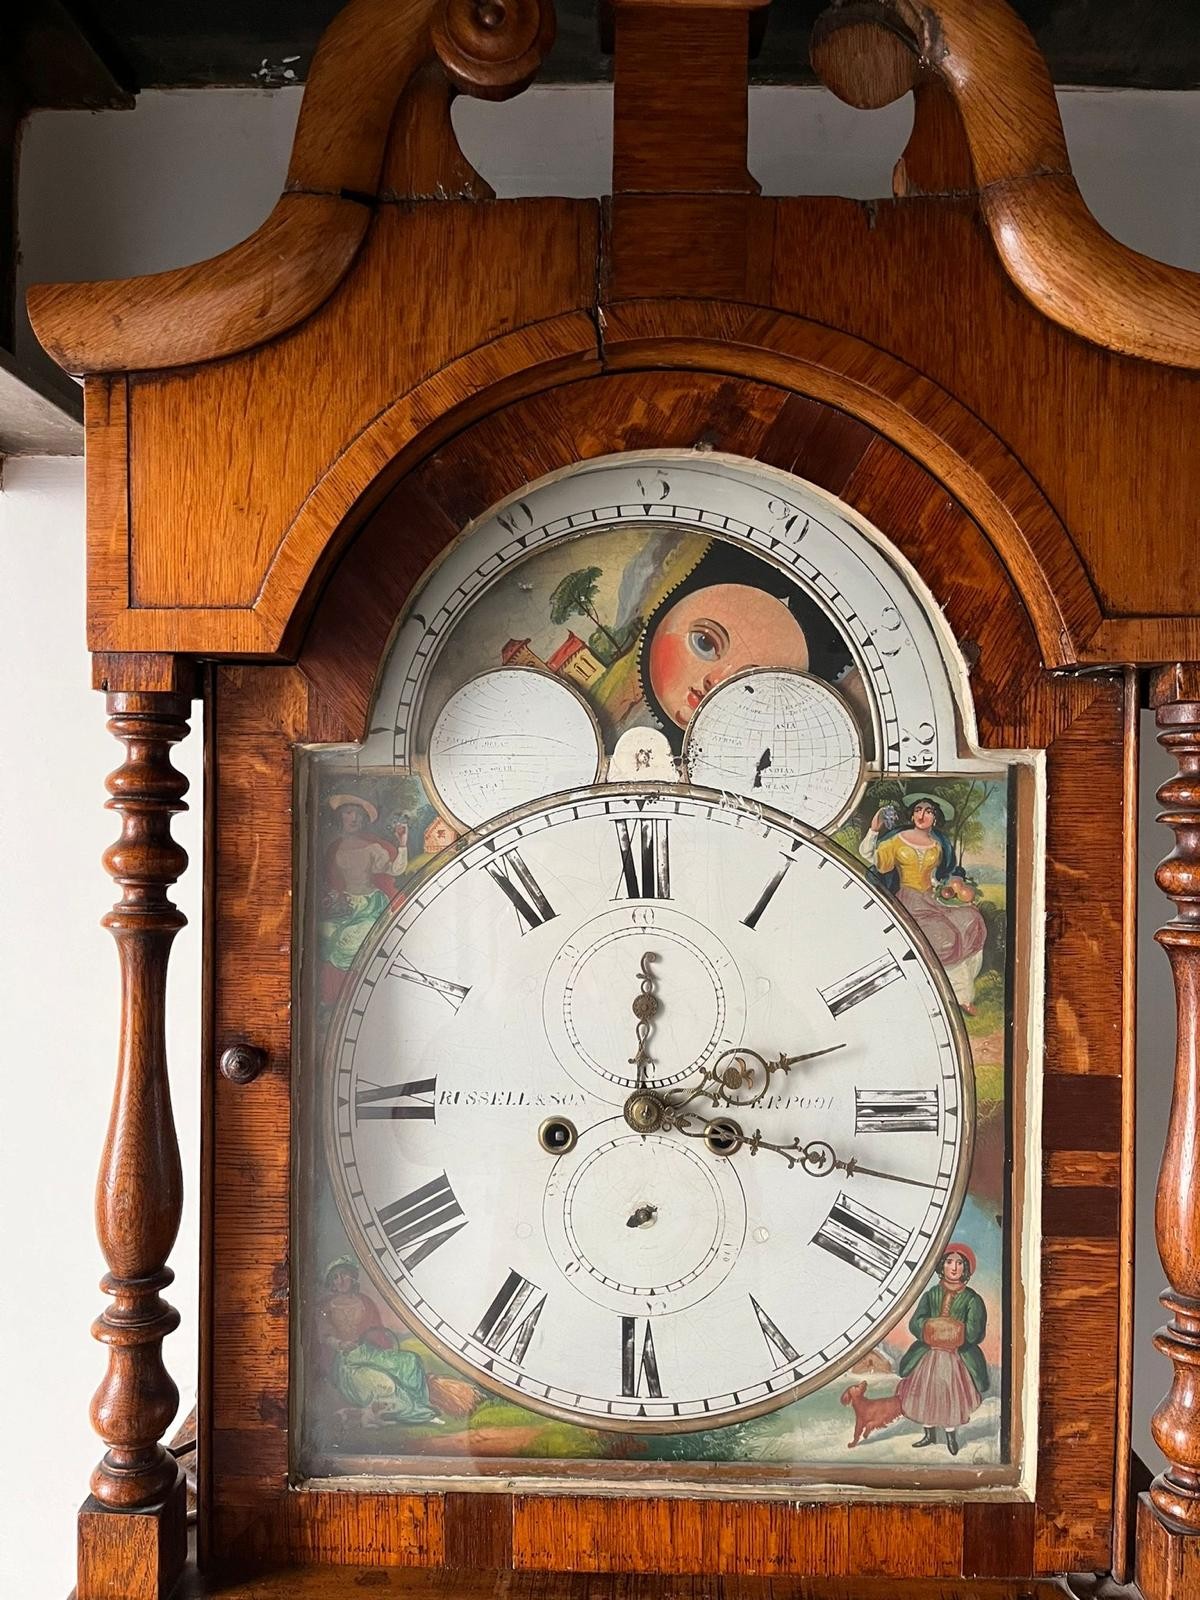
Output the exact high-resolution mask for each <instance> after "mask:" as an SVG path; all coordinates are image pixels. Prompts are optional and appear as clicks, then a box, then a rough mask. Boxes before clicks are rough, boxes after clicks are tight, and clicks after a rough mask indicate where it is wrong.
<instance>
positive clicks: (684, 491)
mask: <svg viewBox="0 0 1200 1600" xmlns="http://www.w3.org/2000/svg"><path fill="white" fill-rule="evenodd" d="M617 527H631V528H642V529H645V531H646V533H647V534H648V535H650V534H654V533H656V532H659V533H661V532H664V531H665V532H670V531H671V530H675V531H678V532H684V531H691V532H693V533H695V534H697V535H701V536H707V537H711V538H712V539H714V540H716V541H718V542H719V543H721V544H722V545H725V546H728V547H732V548H733V549H735V550H737V551H740V552H742V553H744V554H753V555H754V556H756V557H758V558H759V559H760V560H761V561H762V562H765V563H766V564H767V566H768V567H770V568H774V569H776V570H777V571H778V572H779V573H781V574H783V575H785V577H786V580H787V581H788V582H790V583H791V584H794V585H795V587H796V589H797V591H799V592H801V593H803V594H804V595H805V596H806V597H807V599H808V601H809V602H811V604H812V605H813V606H814V607H815V608H816V609H817V610H818V611H820V612H821V613H823V614H824V615H825V617H826V618H827V619H828V621H829V623H830V625H831V626H832V627H834V628H835V629H836V630H837V632H838V633H839V635H840V636H841V637H842V638H843V639H844V640H845V641H846V645H847V648H848V650H849V653H850V656H851V658H852V660H853V663H854V668H855V672H856V675H857V677H858V679H859V680H860V681H861V684H862V690H863V696H864V716H865V717H866V719H867V722H868V725H869V728H868V731H869V738H868V741H867V743H868V744H869V746H870V752H869V753H870V755H871V764H872V765H873V766H874V767H875V768H876V769H877V770H879V771H881V772H884V773H897V774H909V775H912V774H914V773H920V772H936V771H943V772H944V771H948V770H951V769H953V768H955V767H956V766H957V765H958V764H959V762H960V759H961V758H960V756H959V749H958V731H957V718H956V712H955V703H954V687H953V682H952V677H953V673H952V669H951V668H950V667H948V666H947V656H946V641H945V640H944V639H943V638H940V637H939V636H938V635H936V634H935V632H934V630H933V628H932V626H931V624H930V620H929V614H930V611H931V610H932V606H931V603H930V601H929V599H928V597H924V598H922V597H921V596H920V595H919V594H918V593H917V591H916V588H915V585H916V583H917V580H916V578H915V575H914V574H912V573H911V572H902V571H901V570H900V569H899V567H898V565H897V557H896V555H895V552H894V551H892V550H890V549H887V548H885V547H884V544H883V540H882V538H881V535H880V534H879V533H878V532H877V531H876V530H874V529H872V528H871V527H870V526H869V525H868V524H867V523H866V522H864V521H863V520H862V519H861V518H859V517H858V516H857V515H856V514H855V513H854V512H853V511H852V509H851V508H850V507H849V506H848V505H846V504H844V503H843V502H842V501H840V500H838V499H836V498H835V497H834V496H832V495H830V494H828V493H826V492H825V491H824V490H822V489H820V488H818V487H817V486H816V485H814V484H811V483H806V482H804V480H802V479H800V478H797V477H794V476H792V475H789V474H785V473H782V472H779V471H776V470H775V469H773V468H770V467H766V466H763V465H762V464H761V463H758V462H753V461H747V460H744V459H741V458H737V457H732V456H722V455H718V454H715V453H709V454H698V453H697V452H695V451H659V452H653V453H639V452H630V453H626V454H622V455H619V456H609V457H604V458H601V459H598V460H596V461H589V462H586V463H583V464H581V465H579V466H578V467H573V468H571V469H570V470H568V471H564V472H560V473H556V474H554V475H553V476H551V477H548V478H545V479H543V480H541V481H540V482H538V483H535V484H531V485H529V486H528V487H527V488H525V489H523V490H521V491H520V493H519V494H518V495H515V496H513V497H511V498H510V499H508V500H506V501H504V502H503V503H502V504H500V505H499V506H496V507H494V508H493V509H492V510H491V511H489V512H488V513H487V514H486V515H485V516H484V517H482V518H481V519H480V520H479V521H478V522H476V523H474V524H472V525H471V526H470V527H469V528H467V529H465V530H464V532H463V534H462V536H461V537H460V538H459V539H458V541H457V542H456V543H455V544H454V545H453V546H452V547H451V549H450V550H449V551H448V552H447V553H446V555H445V557H444V558H443V559H442V561H441V562H440V563H439V564H438V566H437V567H436V568H435V569H434V570H433V571H432V572H431V573H430V575H429V577H428V579H427V581H426V583H425V584H424V585H423V586H422V588H421V589H420V590H419V591H418V593H417V594H416V595H415V596H414V598H413V602H412V604H411V606H410V608H409V611H408V614H407V615H406V617H405V619H404V621H403V622H402V624H401V626H400V629H399V631H398V633H397V636H396V640H395V643H394V646H393V649H392V652H391V655H390V657H389V660H388V664H387V668H386V671H385V673H384V675H383V677H382V680H381V682H380V686H379V693H378V697H377V706H378V711H377V715H376V719H375V729H374V738H373V744H374V745H375V746H376V749H374V750H373V751H372V752H371V756H372V758H373V759H374V758H378V759H383V758H384V756H385V754H386V759H387V760H389V761H392V762H394V763H395V764H396V765H397V766H400V767H408V766H412V765H413V764H414V763H419V762H420V760H421V759H423V753H424V750H425V747H426V746H427V744H428V742H429V739H430V736H431V730H432V728H433V725H434V723H435V721H436V719H437V717H438V715H439V713H440V711H441V708H442V704H443V698H444V696H445V694H446V693H448V692H449V691H448V689H447V688H446V684H447V683H449V682H450V681H451V677H452V675H450V674H439V671H438V670H437V669H438V664H439V662H440V661H441V658H442V656H443V652H444V651H445V650H446V649H447V648H448V647H451V648H452V647H453V645H452V641H453V640H454V637H455V634H456V631H457V630H458V628H459V626H460V624H462V623H463V622H464V619H466V618H467V617H468V616H469V614H470V612H471V611H472V608H473V607H475V606H477V604H478V603H479V602H480V600H481V599H482V598H483V597H484V596H486V595H487V594H489V593H490V592H492V591H494V590H496V589H497V588H500V589H503V587H504V585H506V584H508V583H512V582H513V581H514V579H515V581H516V582H517V583H519V582H520V581H521V580H520V578H519V572H520V569H521V567H522V565H523V564H524V563H525V562H527V561H528V560H530V558H532V557H535V556H537V557H541V558H547V557H549V556H550V555H551V554H552V553H553V552H555V551H559V552H561V553H562V558H563V562H564V568H563V570H564V571H565V570H566V568H567V567H568V566H569V565H570V562H568V561H567V560H566V554H567V551H568V549H569V547H570V546H571V545H572V544H574V545H575V546H576V547H577V549H578V551H579V555H578V556H577V558H576V559H577V560H578V562H580V563H584V562H586V561H587V560H588V559H590V558H589V556H588V550H589V549H590V545H589V536H590V535H594V534H596V533H598V532H601V531H603V530H605V529H611V528H617ZM575 622H576V623H578V625H579V626H580V627H582V628H583V630H584V631H585V632H586V631H587V629H588V628H590V627H591V626H592V622H591V620H589V619H588V618H583V619H582V620H581V619H580V618H579V617H576V618H575ZM468 626H469V624H468ZM760 664H763V665H767V664H769V663H760Z"/></svg>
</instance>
